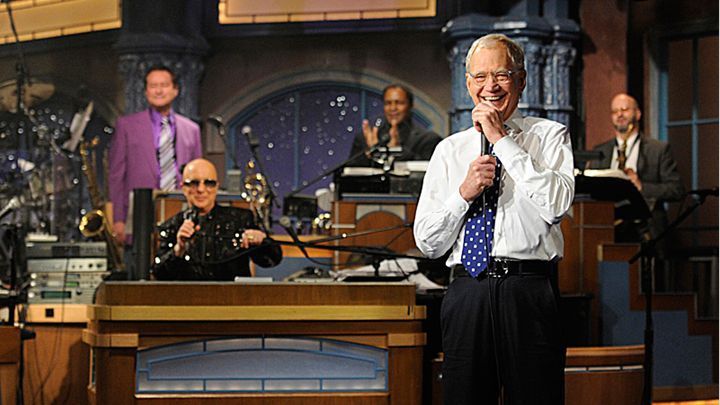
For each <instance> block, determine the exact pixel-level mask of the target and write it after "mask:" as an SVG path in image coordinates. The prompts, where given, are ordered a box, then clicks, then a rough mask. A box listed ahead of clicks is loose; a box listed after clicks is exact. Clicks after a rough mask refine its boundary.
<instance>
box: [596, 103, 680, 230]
mask: <svg viewBox="0 0 720 405" xmlns="http://www.w3.org/2000/svg"><path fill="white" fill-rule="evenodd" d="M610 108H611V116H610V117H611V119H612V124H613V127H614V134H613V135H614V136H613V139H611V140H609V141H607V142H605V143H603V144H601V145H598V146H596V147H595V148H594V150H596V151H601V152H602V153H603V159H602V160H600V161H597V162H593V163H591V164H590V168H591V169H620V170H623V171H624V172H625V173H626V174H627V175H628V177H629V178H630V181H631V182H632V183H633V185H634V186H635V187H636V188H637V189H638V190H639V191H640V193H641V194H642V196H643V197H644V198H645V201H646V202H647V204H648V207H649V208H650V211H651V213H652V219H651V221H650V224H649V226H650V233H651V234H652V236H657V235H658V234H659V233H660V232H662V231H663V230H664V229H665V227H666V226H667V214H666V212H665V207H664V204H663V203H664V202H665V201H677V200H679V199H681V198H682V196H683V195H684V189H683V185H682V182H681V180H680V174H679V173H678V171H677V165H676V164H675V160H674V159H673V156H672V153H671V151H670V145H668V144H667V143H665V142H661V141H658V140H656V139H652V138H648V137H645V136H643V134H642V133H641V132H640V129H639V126H638V123H639V122H640V117H641V116H642V112H641V111H640V108H639V107H638V104H637V101H636V100H635V99H634V98H633V97H631V96H629V95H627V94H622V93H621V94H618V95H617V96H615V97H614V98H613V100H612V103H611V105H610ZM633 232H634V231H633V230H625V231H623V233H625V235H618V236H622V237H623V239H625V240H627V241H629V240H633V239H637V237H638V235H636V234H634V235H627V233H633Z"/></svg>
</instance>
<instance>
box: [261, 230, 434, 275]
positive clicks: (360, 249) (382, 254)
mask: <svg viewBox="0 0 720 405" xmlns="http://www.w3.org/2000/svg"><path fill="white" fill-rule="evenodd" d="M353 236H355V235H353ZM268 239H270V241H271V242H272V243H277V244H278V245H286V246H295V247H298V248H301V247H302V248H312V249H322V250H331V251H334V252H349V253H359V254H364V255H368V256H372V258H373V261H372V266H373V269H374V274H373V276H357V277H353V278H352V280H347V281H401V280H404V279H405V278H406V276H380V263H382V262H383V261H384V260H388V259H415V260H424V261H430V260H431V259H428V258H426V257H421V256H411V255H405V254H402V253H395V252H388V251H387V250H385V249H382V248H376V247H371V246H330V245H317V244H315V243H307V242H302V241H298V242H286V241H281V240H277V239H273V238H271V237H270V236H268Z"/></svg>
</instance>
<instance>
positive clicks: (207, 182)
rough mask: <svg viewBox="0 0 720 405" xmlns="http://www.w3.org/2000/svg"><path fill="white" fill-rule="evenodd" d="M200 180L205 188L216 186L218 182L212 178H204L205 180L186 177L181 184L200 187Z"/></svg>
mask: <svg viewBox="0 0 720 405" xmlns="http://www.w3.org/2000/svg"><path fill="white" fill-rule="evenodd" d="M201 182H202V184H204V185H205V187H207V188H215V187H217V184H218V182H217V180H212V179H205V180H197V179H192V180H190V179H186V180H183V186H184V187H190V188H198V187H200V183H201Z"/></svg>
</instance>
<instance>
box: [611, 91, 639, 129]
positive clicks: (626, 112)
mask: <svg viewBox="0 0 720 405" xmlns="http://www.w3.org/2000/svg"><path fill="white" fill-rule="evenodd" d="M641 116H642V112H641V111H640V108H639V107H638V104H637V100H635V98H633V97H632V96H630V95H628V94H625V93H620V94H618V95H616V96H615V97H613V99H612V102H611V103H610V117H611V119H612V124H613V127H614V128H615V135H616V136H618V137H620V138H623V139H627V137H629V136H630V135H632V134H634V133H635V132H636V131H637V130H638V123H639V122H640V117H641Z"/></svg>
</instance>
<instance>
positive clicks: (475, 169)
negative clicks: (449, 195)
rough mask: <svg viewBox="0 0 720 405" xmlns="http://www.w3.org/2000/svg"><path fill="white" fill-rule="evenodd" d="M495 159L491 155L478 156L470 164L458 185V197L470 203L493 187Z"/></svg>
mask: <svg viewBox="0 0 720 405" xmlns="http://www.w3.org/2000/svg"><path fill="white" fill-rule="evenodd" d="M495 159H496V158H495V157H494V156H491V155H480V156H478V157H477V158H476V159H475V160H473V161H472V163H470V167H469V168H468V171H467V174H466V175H465V180H463V182H462V184H460V196H462V198H463V199H464V200H465V201H467V202H472V201H473V200H474V199H476V198H477V197H478V196H479V195H480V194H482V192H483V191H485V189H486V188H488V187H490V186H492V185H493V179H494V177H495V163H496V162H495Z"/></svg>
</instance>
